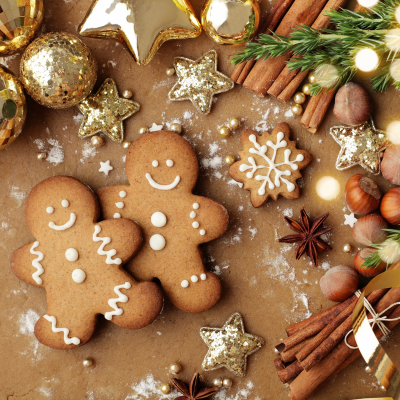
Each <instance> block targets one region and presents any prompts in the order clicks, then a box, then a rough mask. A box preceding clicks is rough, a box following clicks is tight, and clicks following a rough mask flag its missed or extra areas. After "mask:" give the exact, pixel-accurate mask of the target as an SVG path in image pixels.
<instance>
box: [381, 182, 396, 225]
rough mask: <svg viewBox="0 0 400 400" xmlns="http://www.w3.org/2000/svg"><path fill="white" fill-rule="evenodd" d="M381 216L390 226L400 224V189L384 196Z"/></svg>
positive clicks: (394, 189) (391, 190) (390, 191)
mask: <svg viewBox="0 0 400 400" xmlns="http://www.w3.org/2000/svg"><path fill="white" fill-rule="evenodd" d="M381 214H382V217H383V218H385V219H386V221H388V222H389V223H390V224H392V225H399V224H400V188H398V187H396V188H392V189H390V190H389V191H388V192H387V193H386V194H385V195H384V196H383V198H382V203H381Z"/></svg>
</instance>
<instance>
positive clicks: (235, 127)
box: [229, 118, 240, 129]
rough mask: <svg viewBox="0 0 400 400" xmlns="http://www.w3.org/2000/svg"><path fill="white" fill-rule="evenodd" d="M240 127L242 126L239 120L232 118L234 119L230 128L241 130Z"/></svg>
mask: <svg viewBox="0 0 400 400" xmlns="http://www.w3.org/2000/svg"><path fill="white" fill-rule="evenodd" d="M239 125H240V121H239V118H232V119H231V120H230V121H229V126H230V127H231V128H232V129H237V128H239Z"/></svg>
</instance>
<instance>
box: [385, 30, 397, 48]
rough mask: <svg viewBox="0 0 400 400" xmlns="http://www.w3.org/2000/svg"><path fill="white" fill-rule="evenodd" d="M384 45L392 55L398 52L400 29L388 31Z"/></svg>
mask: <svg viewBox="0 0 400 400" xmlns="http://www.w3.org/2000/svg"><path fill="white" fill-rule="evenodd" d="M385 43H386V46H387V47H388V49H389V50H391V51H393V52H394V53H397V52H398V51H400V29H399V28H396V29H390V30H389V31H388V32H387V34H386V35H385Z"/></svg>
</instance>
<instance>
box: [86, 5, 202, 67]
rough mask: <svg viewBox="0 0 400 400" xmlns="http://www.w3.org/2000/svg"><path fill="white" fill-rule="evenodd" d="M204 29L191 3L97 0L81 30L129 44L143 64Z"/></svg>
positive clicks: (134, 54) (131, 50)
mask: <svg viewBox="0 0 400 400" xmlns="http://www.w3.org/2000/svg"><path fill="white" fill-rule="evenodd" d="M201 30H202V29H201V24H200V22H199V20H198V19H197V17H196V14H195V12H194V10H193V7H192V5H191V4H190V2H189V1H188V0H152V1H143V0H113V1H110V0H94V2H93V4H92V6H91V8H90V10H89V12H88V14H87V15H86V17H85V19H84V21H83V22H82V24H81V25H80V27H79V33H80V34H81V35H82V36H89V37H95V38H112V39H117V40H119V41H121V42H125V44H126V45H127V47H128V49H129V50H130V52H131V53H132V55H133V56H134V58H135V60H136V62H137V63H138V64H139V65H145V64H148V63H149V62H150V61H151V59H152V58H153V57H154V55H155V54H156V52H157V50H158V49H159V48H160V47H161V45H162V44H163V43H164V42H166V41H167V40H171V39H187V38H195V37H197V36H199V35H200V33H201Z"/></svg>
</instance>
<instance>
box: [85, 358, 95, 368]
mask: <svg viewBox="0 0 400 400" xmlns="http://www.w3.org/2000/svg"><path fill="white" fill-rule="evenodd" d="M92 365H93V360H92V359H91V358H86V359H85V360H83V366H84V367H86V368H87V367H91V366H92Z"/></svg>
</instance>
